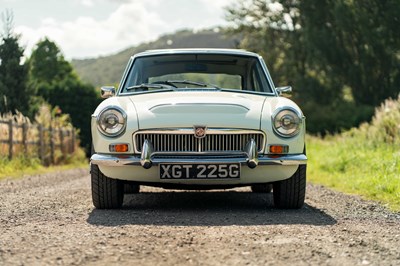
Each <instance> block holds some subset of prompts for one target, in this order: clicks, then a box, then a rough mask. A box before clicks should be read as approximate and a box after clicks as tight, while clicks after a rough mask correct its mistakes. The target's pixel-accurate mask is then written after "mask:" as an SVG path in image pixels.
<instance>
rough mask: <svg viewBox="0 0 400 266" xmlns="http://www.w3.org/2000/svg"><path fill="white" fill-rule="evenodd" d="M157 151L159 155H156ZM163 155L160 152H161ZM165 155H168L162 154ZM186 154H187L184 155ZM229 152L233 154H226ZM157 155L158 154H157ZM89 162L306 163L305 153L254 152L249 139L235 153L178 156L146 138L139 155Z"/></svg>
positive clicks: (105, 156) (104, 156) (94, 158)
mask: <svg viewBox="0 0 400 266" xmlns="http://www.w3.org/2000/svg"><path fill="white" fill-rule="evenodd" d="M160 155H161V156H160ZM163 155H164V156H163ZM165 155H168V157H166V156H165ZM188 155H189V156H188ZM229 155H235V157H230V156H229ZM157 156H158V157H157ZM90 161H91V163H93V164H97V165H100V166H128V165H141V166H142V167H143V168H145V169H149V168H151V167H152V166H153V165H158V164H160V163H171V164H173V163H182V164H198V163H204V164H207V163H210V164H213V163H215V164H218V163H240V164H245V165H247V166H248V167H250V168H255V167H257V165H300V164H306V163H307V157H306V156H305V155H304V154H290V155H281V156H268V155H261V156H260V155H259V154H258V152H257V144H256V142H255V141H254V140H253V139H251V140H250V141H249V142H248V143H247V144H246V147H244V150H243V152H240V153H235V154H227V153H222V154H220V156H216V154H213V153H191V154H186V156H182V153H181V154H178V155H177V154H173V153H170V154H165V153H164V154H159V153H157V152H154V149H153V145H152V143H151V142H150V141H149V140H147V139H146V140H145V141H144V143H143V147H142V153H141V154H140V155H136V156H135V155H110V154H94V155H92V157H91V158H90Z"/></svg>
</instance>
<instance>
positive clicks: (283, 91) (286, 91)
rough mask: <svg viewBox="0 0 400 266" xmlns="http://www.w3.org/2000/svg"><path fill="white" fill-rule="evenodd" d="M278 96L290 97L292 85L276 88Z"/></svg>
mask: <svg viewBox="0 0 400 266" xmlns="http://www.w3.org/2000/svg"><path fill="white" fill-rule="evenodd" d="M276 91H277V92H278V95H279V96H283V97H290V96H292V87H291V86H284V87H278V88H276Z"/></svg>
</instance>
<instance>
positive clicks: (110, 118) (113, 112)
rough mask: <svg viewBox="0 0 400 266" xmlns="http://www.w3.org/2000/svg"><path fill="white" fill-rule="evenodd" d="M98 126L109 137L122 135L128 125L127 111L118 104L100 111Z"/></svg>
mask: <svg viewBox="0 0 400 266" xmlns="http://www.w3.org/2000/svg"><path fill="white" fill-rule="evenodd" d="M97 127H98V129H99V131H100V132H101V133H103V134H104V135H106V136H108V137H116V136H118V135H120V134H121V133H122V132H123V131H124V130H125V127H126V113H125V112H124V111H123V110H122V109H121V108H119V107H117V106H110V107H107V108H106V109H104V110H103V111H101V112H100V114H99V116H98V117H97Z"/></svg>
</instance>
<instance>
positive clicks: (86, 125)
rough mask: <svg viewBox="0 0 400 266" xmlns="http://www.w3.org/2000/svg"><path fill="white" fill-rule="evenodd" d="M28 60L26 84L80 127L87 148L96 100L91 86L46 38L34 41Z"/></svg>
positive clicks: (83, 143) (83, 144)
mask: <svg viewBox="0 0 400 266" xmlns="http://www.w3.org/2000/svg"><path fill="white" fill-rule="evenodd" d="M28 62H29V74H30V75H29V77H30V84H31V85H32V86H33V87H35V88H36V90H37V92H38V95H39V96H40V97H42V98H43V99H44V100H45V101H47V102H48V103H50V104H51V105H52V106H59V107H60V108H61V110H62V112H63V113H67V114H69V115H70V117H71V120H72V124H73V125H74V127H76V128H79V129H80V138H81V144H82V146H83V147H85V148H86V149H87V151H89V147H90V145H91V135H90V119H91V114H92V113H93V111H94V109H95V108H96V106H97V105H98V103H99V101H100V100H99V98H98V96H97V94H96V92H95V90H94V87H93V86H91V85H89V84H84V83H83V82H82V81H81V80H80V79H79V77H78V76H77V75H76V74H75V73H74V72H73V68H72V66H71V64H70V63H69V62H68V61H66V60H65V59H64V56H63V55H62V53H61V51H60V49H59V48H58V47H57V45H56V44H55V43H54V42H52V41H50V40H49V39H48V38H45V39H44V40H42V41H40V42H39V43H37V45H36V47H35V49H34V50H33V51H32V55H31V57H30V58H29V60H28Z"/></svg>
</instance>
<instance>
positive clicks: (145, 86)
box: [126, 83, 172, 91]
mask: <svg viewBox="0 0 400 266" xmlns="http://www.w3.org/2000/svg"><path fill="white" fill-rule="evenodd" d="M171 87H172V86H169V85H166V84H150V83H142V84H140V85H133V86H129V87H127V88H126V90H127V91H131V90H137V91H146V90H148V89H170V90H172V89H171Z"/></svg>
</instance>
